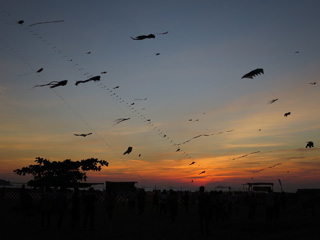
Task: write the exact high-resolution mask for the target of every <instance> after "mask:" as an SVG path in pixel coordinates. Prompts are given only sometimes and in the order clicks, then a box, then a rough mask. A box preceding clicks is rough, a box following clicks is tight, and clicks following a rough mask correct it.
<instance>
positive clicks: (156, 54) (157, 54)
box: [145, 53, 160, 58]
mask: <svg viewBox="0 0 320 240" xmlns="http://www.w3.org/2000/svg"><path fill="white" fill-rule="evenodd" d="M159 55H160V53H155V54H153V55H151V56H145V58H148V57H155V56H159Z"/></svg>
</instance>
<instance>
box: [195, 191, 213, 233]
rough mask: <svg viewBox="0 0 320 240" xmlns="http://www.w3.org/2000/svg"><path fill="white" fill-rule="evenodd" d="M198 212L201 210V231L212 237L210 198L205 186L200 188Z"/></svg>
mask: <svg viewBox="0 0 320 240" xmlns="http://www.w3.org/2000/svg"><path fill="white" fill-rule="evenodd" d="M198 210H199V222H200V231H201V233H204V231H205V233H206V234H207V235H210V229H209V221H210V216H209V198H208V196H207V194H206V193H205V192H204V186H200V188H199V195H198Z"/></svg>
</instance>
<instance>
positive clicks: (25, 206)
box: [20, 184, 33, 217]
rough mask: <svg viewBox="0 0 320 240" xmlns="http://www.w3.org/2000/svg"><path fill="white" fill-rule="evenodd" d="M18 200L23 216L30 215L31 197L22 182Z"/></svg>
mask: <svg viewBox="0 0 320 240" xmlns="http://www.w3.org/2000/svg"><path fill="white" fill-rule="evenodd" d="M20 202H21V210H22V212H23V215H24V216H25V217H26V216H30V215H31V213H32V208H33V202H32V197H31V195H30V193H29V191H28V190H27V189H26V186H25V185H24V184H23V185H22V187H21V189H20Z"/></svg>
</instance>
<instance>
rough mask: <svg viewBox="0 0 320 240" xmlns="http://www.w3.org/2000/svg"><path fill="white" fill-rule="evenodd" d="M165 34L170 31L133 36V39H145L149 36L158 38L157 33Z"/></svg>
mask: <svg viewBox="0 0 320 240" xmlns="http://www.w3.org/2000/svg"><path fill="white" fill-rule="evenodd" d="M164 34H168V32H163V33H155V34H149V35H140V36H137V37H134V38H133V37H131V39H132V40H144V39H147V38H156V36H155V35H164Z"/></svg>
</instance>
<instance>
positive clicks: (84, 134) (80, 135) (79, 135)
mask: <svg viewBox="0 0 320 240" xmlns="http://www.w3.org/2000/svg"><path fill="white" fill-rule="evenodd" d="M91 134H92V133H80V134H78V133H75V134H74V135H75V136H78V137H86V136H89V135H91Z"/></svg>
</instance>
